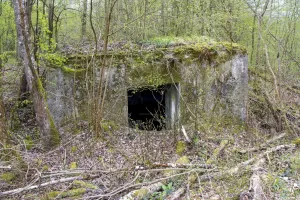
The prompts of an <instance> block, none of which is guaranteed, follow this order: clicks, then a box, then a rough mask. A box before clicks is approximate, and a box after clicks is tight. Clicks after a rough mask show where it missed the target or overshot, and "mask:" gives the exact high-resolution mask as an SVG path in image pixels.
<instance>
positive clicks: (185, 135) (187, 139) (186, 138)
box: [181, 125, 191, 143]
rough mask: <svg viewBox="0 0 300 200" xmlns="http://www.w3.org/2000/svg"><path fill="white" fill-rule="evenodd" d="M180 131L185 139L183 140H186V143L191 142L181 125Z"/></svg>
mask: <svg viewBox="0 0 300 200" xmlns="http://www.w3.org/2000/svg"><path fill="white" fill-rule="evenodd" d="M181 131H182V133H183V135H184V137H185V140H186V141H187V142H188V143H191V140H190V138H189V136H188V135H187V133H186V131H185V128H184V126H183V125H182V126H181Z"/></svg>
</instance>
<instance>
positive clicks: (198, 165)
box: [152, 162, 215, 169]
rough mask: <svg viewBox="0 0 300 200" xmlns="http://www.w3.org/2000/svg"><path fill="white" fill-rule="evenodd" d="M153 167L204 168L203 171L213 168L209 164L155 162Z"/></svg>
mask: <svg viewBox="0 0 300 200" xmlns="http://www.w3.org/2000/svg"><path fill="white" fill-rule="evenodd" d="M152 166H153V167H155V168H156V167H171V168H205V169H212V168H215V166H214V165H210V164H190V163H188V164H181V163H158V162H155V163H153V165H152Z"/></svg>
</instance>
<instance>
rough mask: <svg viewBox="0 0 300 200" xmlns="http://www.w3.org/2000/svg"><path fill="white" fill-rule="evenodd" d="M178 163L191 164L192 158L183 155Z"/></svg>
mask: <svg viewBox="0 0 300 200" xmlns="http://www.w3.org/2000/svg"><path fill="white" fill-rule="evenodd" d="M176 163H178V164H189V163H190V159H189V158H188V157H187V156H182V157H181V158H179V159H178V160H177V161H176Z"/></svg>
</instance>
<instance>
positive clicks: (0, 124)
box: [0, 0, 8, 146]
mask: <svg viewBox="0 0 300 200" xmlns="http://www.w3.org/2000/svg"><path fill="white" fill-rule="evenodd" d="M0 16H2V0H1V2H0ZM2 35H3V31H2V28H0V146H1V144H2V145H3V144H4V145H5V144H7V143H8V134H7V126H6V118H5V110H4V106H3V102H2V69H3V65H4V63H3V61H2V57H1V56H2V54H3V41H2Z"/></svg>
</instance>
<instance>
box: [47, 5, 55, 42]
mask: <svg viewBox="0 0 300 200" xmlns="http://www.w3.org/2000/svg"><path fill="white" fill-rule="evenodd" d="M53 19H54V0H49V5H48V26H49V46H51V43H52V38H53V31H54V28H53Z"/></svg>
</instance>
